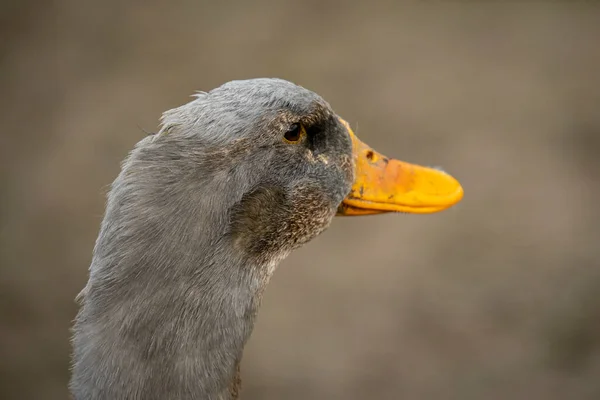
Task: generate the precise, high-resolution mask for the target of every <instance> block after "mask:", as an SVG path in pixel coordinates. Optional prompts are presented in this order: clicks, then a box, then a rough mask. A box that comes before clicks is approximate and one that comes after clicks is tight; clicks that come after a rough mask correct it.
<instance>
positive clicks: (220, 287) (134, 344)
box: [71, 174, 268, 399]
mask: <svg viewBox="0 0 600 400" xmlns="http://www.w3.org/2000/svg"><path fill="white" fill-rule="evenodd" d="M119 179H121V180H122V179H125V178H124V177H123V174H122V176H121V177H120V178H119ZM119 179H118V180H117V181H116V182H115V184H114V185H113V190H112V192H111V193H110V195H109V199H108V204H107V210H106V214H105V218H104V221H103V224H102V228H101V232H100V235H99V237H98V240H97V242H96V247H95V251H94V257H93V260H92V264H91V267H90V278H89V281H88V284H87V286H86V288H85V289H84V290H83V292H82V294H81V295H80V297H81V302H82V307H81V309H80V312H79V314H78V316H77V319H76V323H75V328H74V339H73V344H74V366H73V376H72V380H71V390H72V392H73V395H74V397H75V398H76V399H105V398H114V399H121V398H144V399H170V398H206V399H228V398H232V397H235V396H233V395H232V393H236V392H237V387H236V382H237V381H238V380H239V378H238V376H237V373H238V367H239V362H240V359H241V356H242V351H243V347H244V345H245V343H246V341H247V339H248V337H249V335H250V333H251V331H252V328H253V324H254V319H255V316H256V312H257V309H258V306H259V303H260V297H261V293H262V290H263V289H264V287H265V285H266V283H267V280H268V277H267V276H264V275H262V273H261V271H263V270H265V269H264V268H261V266H259V265H254V264H253V263H252V262H251V261H249V260H248V259H247V258H245V257H244V256H242V255H240V254H236V251H235V249H234V246H233V244H232V243H231V239H230V238H229V236H228V235H227V232H226V231H225V230H219V229H217V228H215V227H217V226H221V225H223V223H222V221H221V220H222V219H223V215H220V214H217V213H210V212H209V213H205V214H204V213H199V210H198V201H199V200H200V199H193V198H189V197H188V198H183V197H178V196H173V195H172V193H170V195H171V196H170V197H168V199H167V198H164V201H165V202H167V204H166V205H165V204H162V205H160V206H158V205H156V204H157V202H156V199H157V198H159V199H160V198H161V197H160V196H159V195H158V194H157V193H154V195H153V196H150V197H146V196H144V195H142V196H140V195H139V194H138V195H136V196H133V197H132V193H131V190H128V189H125V187H126V185H124V184H123V182H121V181H120V180H119ZM148 199H153V200H154V201H153V202H152V205H151V204H143V203H144V202H147V201H149V200H148ZM132 202H133V205H132ZM124 204H127V205H128V206H127V207H125V206H124ZM158 204H160V202H158ZM154 205H156V206H154ZM139 210H144V213H140V211H139ZM142 217H143V218H142ZM165 221H170V223H165ZM191 221H193V222H191Z"/></svg>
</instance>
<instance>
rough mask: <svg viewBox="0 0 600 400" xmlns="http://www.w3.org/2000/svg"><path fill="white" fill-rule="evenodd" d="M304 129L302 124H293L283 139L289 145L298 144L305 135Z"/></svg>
mask: <svg viewBox="0 0 600 400" xmlns="http://www.w3.org/2000/svg"><path fill="white" fill-rule="evenodd" d="M304 133H305V131H304V127H303V126H302V125H301V124H292V125H291V126H290V129H288V130H287V132H286V133H285V135H283V137H284V138H285V140H286V141H287V142H289V143H297V142H298V141H299V140H300V139H302V136H303V135H304Z"/></svg>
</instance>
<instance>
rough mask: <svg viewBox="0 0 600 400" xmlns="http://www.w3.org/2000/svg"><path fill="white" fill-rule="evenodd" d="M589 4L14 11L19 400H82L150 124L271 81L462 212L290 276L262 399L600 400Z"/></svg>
mask: <svg viewBox="0 0 600 400" xmlns="http://www.w3.org/2000/svg"><path fill="white" fill-rule="evenodd" d="M213 3H214V4H213ZM573 3H574V2H572V3H571V5H569V4H562V3H559V2H546V3H544V2H536V3H533V2H521V3H520V5H519V4H517V2H512V3H511V5H505V6H502V5H501V4H498V3H486V4H482V3H475V2H463V3H455V4H454V5H452V4H450V3H441V2H438V3H436V4H437V5H434V3H433V2H430V3H428V4H429V5H421V6H416V5H414V4H415V3H403V5H393V3H392V2H387V3H383V2H382V3H377V2H359V1H355V2H320V1H316V0H314V1H305V2H300V1H279V2H277V3H267V2H246V3H241V2H240V3H234V2H231V1H227V2H225V1H224V2H221V3H217V2H211V3H206V4H205V3H204V2H202V1H175V2H158V1H144V2H142V1H116V0H110V1H109V0H105V1H102V2H100V1H95V2H93V1H87V0H85V1H84V0H77V1H76V0H55V1H53V2H41V1H38V2H35V1H24V0H12V1H8V2H7V1H4V2H3V3H2V6H1V8H2V11H1V12H2V15H1V22H2V23H1V24H0V26H1V28H0V29H1V31H0V32H1V35H0V37H1V38H2V39H1V40H0V46H1V47H0V48H1V51H2V52H1V54H2V57H1V59H0V62H1V64H0V82H1V83H2V95H1V96H0V113H1V121H2V130H1V131H2V133H1V136H0V193H1V196H0V318H1V319H0V322H1V324H0V398H2V399H50V400H53V399H65V398H67V391H66V383H67V380H68V375H69V372H68V364H69V352H70V346H69V326H70V323H71V320H72V318H73V317H74V315H75V312H76V306H75V304H74V302H73V298H74V296H75V295H76V294H77V293H78V291H79V290H80V289H81V288H82V287H83V285H84V283H85V281H86V275H87V267H88V265H89V262H90V258H91V250H92V247H93V244H94V240H95V237H96V234H97V231H98V226H99V223H100V221H101V218H102V213H103V205H104V194H105V193H106V190H107V185H109V184H110V182H111V181H112V180H113V179H114V177H115V176H116V174H117V173H118V170H119V162H120V161H121V160H122V159H123V158H124V156H125V155H126V153H127V151H128V150H129V149H130V148H131V147H132V146H133V144H134V143H135V142H136V141H137V140H139V139H140V138H141V137H143V135H144V133H143V132H142V129H141V128H143V129H146V130H154V129H156V126H157V121H158V118H159V116H160V114H161V112H162V111H164V110H166V109H169V108H172V107H175V106H177V105H180V104H182V103H184V102H187V101H188V99H189V95H190V94H192V93H193V91H195V90H210V89H211V88H213V87H215V86H218V85H220V84H221V83H223V82H226V81H229V80H232V79H241V78H251V77H264V76H266V77H274V76H277V77H281V78H286V79H289V80H292V81H294V82H296V83H298V84H301V85H303V86H305V87H308V88H310V89H312V90H314V91H316V92H318V93H320V94H321V95H322V96H323V97H324V98H325V99H327V100H328V101H329V102H330V103H331V104H332V106H333V107H334V109H335V110H336V111H337V112H338V113H339V114H340V115H342V116H343V117H345V118H346V119H347V120H348V121H350V122H351V124H352V125H353V126H354V127H357V129H356V130H357V132H358V134H359V135H360V136H361V138H362V139H363V140H364V141H366V142H368V143H369V144H371V145H372V146H373V147H375V148H376V149H378V150H380V151H382V152H384V153H386V154H388V155H390V156H395V157H399V158H403V159H405V160H407V161H411V162H416V163H422V164H427V165H441V166H443V167H444V168H446V169H447V170H448V171H450V172H451V173H452V174H453V175H455V176H456V177H457V178H459V179H460V180H461V182H462V183H463V185H464V188H465V192H466V196H465V199H464V201H463V202H462V203H461V204H460V205H459V206H457V207H455V208H453V209H451V210H449V211H447V212H444V213H440V214H435V215H429V216H407V215H388V216H378V217H372V218H354V219H338V220H336V221H335V223H334V225H333V226H332V227H331V229H330V230H329V231H327V232H326V233H325V234H323V235H322V236H321V237H319V238H318V239H316V240H315V241H313V242H311V243H310V244H309V245H307V246H305V247H304V248H303V249H301V250H300V251H297V252H296V253H294V254H293V255H292V256H291V257H290V258H289V259H287V260H286V261H285V262H284V263H283V264H282V265H281V267H280V269H279V270H278V272H277V274H276V276H275V277H274V279H273V280H272V282H271V285H270V286H269V289H268V290H267V293H266V297H265V299H264V303H263V307H262V309H261V313H260V316H259V320H258V324H257V326H256V330H255V332H254V335H253V336H252V339H251V341H250V343H249V345H248V347H247V350H246V353H245V358H244V363H243V371H242V373H243V380H244V389H243V394H244V399H331V398H339V399H372V398H377V399H397V398H401V399H419V400H426V399H461V400H465V399H548V400H554V399H598V398H600V247H598V245H599V241H600V213H599V212H598V209H597V205H598V198H599V197H598V196H599V195H600V161H599V160H600V111H599V109H600V7H599V6H595V5H594V4H593V2H587V5H586V3H584V2H579V3H577V5H573ZM217 4H220V5H217ZM444 4H446V5H444Z"/></svg>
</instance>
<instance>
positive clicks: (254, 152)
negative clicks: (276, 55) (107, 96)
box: [155, 79, 463, 262]
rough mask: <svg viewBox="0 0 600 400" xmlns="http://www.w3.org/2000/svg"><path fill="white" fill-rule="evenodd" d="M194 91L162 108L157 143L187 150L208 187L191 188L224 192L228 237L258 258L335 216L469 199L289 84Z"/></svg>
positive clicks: (301, 239) (450, 181)
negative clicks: (367, 139)
mask: <svg viewBox="0 0 600 400" xmlns="http://www.w3.org/2000/svg"><path fill="white" fill-rule="evenodd" d="M196 97H197V98H196V100H194V101H192V102H190V103H188V104H186V105H184V106H182V107H180V108H177V109H174V110H171V111H169V112H167V113H165V115H164V116H163V128H162V130H161V131H160V133H159V134H158V136H157V137H156V139H155V141H156V143H160V142H164V143H168V142H177V143H179V145H180V149H187V150H185V151H181V152H180V153H182V154H178V155H177V157H178V158H181V161H185V162H187V163H188V164H187V165H186V166H185V168H181V167H179V168H178V170H185V171H194V170H196V173H197V174H204V175H205V176H203V177H202V179H199V180H198V182H202V181H204V182H205V184H206V186H203V185H202V184H198V185H197V186H196V187H193V185H189V186H188V187H189V188H190V189H192V188H193V189H194V190H196V191H198V193H202V194H203V195H204V196H211V195H216V192H220V193H221V194H224V193H225V194H226V195H227V198H226V199H220V200H218V201H217V200H215V201H216V202H218V203H219V204H220V205H228V207H226V208H221V209H220V212H225V213H226V215H224V220H226V221H227V222H228V227H229V234H231V237H232V238H233V239H234V243H235V246H236V248H238V249H239V250H241V251H243V252H244V253H246V254H248V255H251V256H253V257H256V258H258V259H260V261H263V262H264V261H267V260H271V259H277V260H279V259H281V258H282V257H284V256H285V255H286V254H287V253H288V252H289V251H290V250H292V249H294V248H296V247H298V246H299V245H301V244H303V243H305V242H306V241H308V240H310V239H312V238H313V237H315V236H316V235H318V234H319V233H320V232H322V231H323V230H324V229H325V228H326V227H327V226H328V225H329V224H330V223H331V221H332V219H333V217H334V216H336V215H338V216H359V215H368V214H381V213H388V212H404V213H432V212H437V211H441V210H444V209H446V208H448V207H450V206H452V205H454V204H455V203H457V202H458V201H460V199H461V198H462V195H463V190H462V188H461V186H460V184H459V183H458V182H457V181H456V180H455V179H454V178H453V177H451V176H450V175H448V174H446V173H444V172H442V171H440V170H437V169H432V168H426V167H422V166H418V165H413V164H409V163H407V162H402V161H399V160H395V159H392V158H388V157H386V156H384V155H382V154H380V153H378V152H376V151H375V150H373V149H372V148H370V147H369V146H367V145H366V144H364V143H363V142H362V141H360V140H359V138H358V137H357V136H356V135H355V134H354V132H353V131H352V129H351V128H350V126H349V124H348V123H347V122H346V121H344V120H343V119H342V118H341V117H339V116H338V115H337V114H336V113H335V112H334V111H333V110H332V108H331V107H330V105H329V104H328V103H327V102H326V101H325V100H323V99H322V98H321V97H320V96H318V95H317V94H315V93H313V92H311V91H309V90H306V89H304V88H302V87H300V86H297V85H295V84H292V83H290V82H287V81H284V80H279V79H254V80H246V81H233V82H229V83H227V84H225V85H223V86H221V87H219V88H217V89H215V90H213V91H211V92H209V93H200V94H198V95H197V96H196ZM182 157H185V158H182ZM206 176H210V177H211V178H210V182H206V180H207V179H206ZM216 196H217V197H219V195H216Z"/></svg>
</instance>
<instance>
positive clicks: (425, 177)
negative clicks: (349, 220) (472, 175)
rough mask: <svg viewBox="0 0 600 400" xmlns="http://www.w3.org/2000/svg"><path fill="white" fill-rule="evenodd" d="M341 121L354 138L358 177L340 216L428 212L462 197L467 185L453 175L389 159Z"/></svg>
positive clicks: (356, 175)
mask: <svg viewBox="0 0 600 400" xmlns="http://www.w3.org/2000/svg"><path fill="white" fill-rule="evenodd" d="M340 120H341V122H342V123H343V124H344V126H345V127H346V128H347V129H348V133H349V135H350V137H351V138H352V149H353V153H354V163H355V178H354V184H353V185H352V189H351V190H350V194H348V196H347V197H346V198H345V199H344V201H342V204H340V206H339V208H338V212H337V215H343V216H356V215H369V214H381V213H386V212H405V213H412V214H428V213H434V212H438V211H442V210H445V209H446V208H449V207H452V206H453V205H454V204H456V203H458V202H459V201H460V200H461V199H462V197H463V193H464V192H463V188H462V186H461V185H460V183H458V181H457V180H456V179H454V178H453V177H452V176H450V175H448V174H446V173H445V172H442V171H439V170H437V169H433V168H427V167H422V166H419V165H414V164H409V163H407V162H404V161H399V160H394V159H390V158H387V157H385V156H383V155H381V154H379V153H378V152H376V151H375V150H373V149H372V148H370V147H369V146H367V145H366V144H364V143H363V142H361V141H360V140H359V139H358V138H357V137H356V135H355V134H354V132H353V131H352V129H351V128H350V125H349V124H348V123H347V122H346V121H344V120H343V119H341V118H340Z"/></svg>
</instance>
